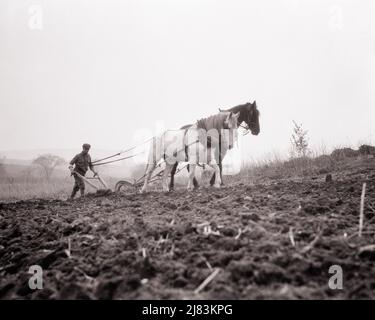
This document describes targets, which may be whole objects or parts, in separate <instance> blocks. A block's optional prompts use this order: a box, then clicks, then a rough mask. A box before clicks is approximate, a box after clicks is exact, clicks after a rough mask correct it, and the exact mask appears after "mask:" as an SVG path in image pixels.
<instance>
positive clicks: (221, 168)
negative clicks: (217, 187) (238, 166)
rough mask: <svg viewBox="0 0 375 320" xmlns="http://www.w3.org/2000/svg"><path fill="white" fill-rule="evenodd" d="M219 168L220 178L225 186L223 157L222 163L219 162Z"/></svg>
mask: <svg viewBox="0 0 375 320" xmlns="http://www.w3.org/2000/svg"><path fill="white" fill-rule="evenodd" d="M219 169H220V180H221V183H220V184H221V185H222V186H223V185H224V182H223V163H222V162H221V159H220V163H219Z"/></svg>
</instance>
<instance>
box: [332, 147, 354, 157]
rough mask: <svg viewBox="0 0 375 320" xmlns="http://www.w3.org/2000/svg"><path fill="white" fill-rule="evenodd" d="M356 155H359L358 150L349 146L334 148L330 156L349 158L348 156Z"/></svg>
mask: <svg viewBox="0 0 375 320" xmlns="http://www.w3.org/2000/svg"><path fill="white" fill-rule="evenodd" d="M358 155H359V152H358V151H357V150H353V149H351V148H341V149H335V150H333V151H332V153H331V157H333V158H350V157H356V156H358Z"/></svg>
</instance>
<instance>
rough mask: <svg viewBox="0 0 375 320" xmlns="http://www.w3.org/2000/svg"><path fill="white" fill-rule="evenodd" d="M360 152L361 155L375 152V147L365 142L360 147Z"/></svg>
mask: <svg viewBox="0 0 375 320" xmlns="http://www.w3.org/2000/svg"><path fill="white" fill-rule="evenodd" d="M358 152H359V154H361V155H369V154H375V147H373V146H369V145H367V144H363V145H361V146H360V147H359V148H358Z"/></svg>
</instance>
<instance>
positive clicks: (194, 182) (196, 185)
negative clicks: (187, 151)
mask: <svg viewBox="0 0 375 320" xmlns="http://www.w3.org/2000/svg"><path fill="white" fill-rule="evenodd" d="M186 169H187V171H188V172H190V164H188V165H187V166H186ZM193 185H194V188H195V189H198V188H199V183H198V180H197V178H196V177H195V175H194V177H193Z"/></svg>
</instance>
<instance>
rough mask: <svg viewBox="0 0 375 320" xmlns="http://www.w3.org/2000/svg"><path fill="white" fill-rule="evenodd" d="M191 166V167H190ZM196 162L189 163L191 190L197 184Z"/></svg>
mask: <svg viewBox="0 0 375 320" xmlns="http://www.w3.org/2000/svg"><path fill="white" fill-rule="evenodd" d="M190 166H191V167H190ZM196 166H197V165H196V164H189V165H188V167H189V169H188V171H189V182H188V187H187V189H188V190H189V191H191V190H193V189H194V187H195V185H194V178H195V168H196Z"/></svg>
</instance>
